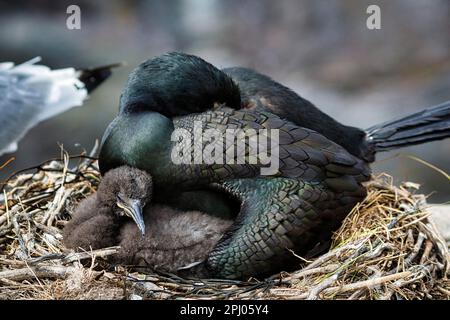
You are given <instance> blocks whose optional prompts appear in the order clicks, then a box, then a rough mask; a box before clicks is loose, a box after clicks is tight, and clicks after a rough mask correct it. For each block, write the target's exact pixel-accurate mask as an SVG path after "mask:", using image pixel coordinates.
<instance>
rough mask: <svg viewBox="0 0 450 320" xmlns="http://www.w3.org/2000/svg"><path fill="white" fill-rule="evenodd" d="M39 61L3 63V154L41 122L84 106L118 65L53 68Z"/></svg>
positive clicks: (0, 148) (0, 93)
mask: <svg viewBox="0 0 450 320" xmlns="http://www.w3.org/2000/svg"><path fill="white" fill-rule="evenodd" d="M39 61H41V58H40V57H36V58H34V59H31V60H29V61H27V62H25V63H22V64H19V65H14V63H12V62H4V63H0V156H1V155H2V154H5V153H11V152H14V151H16V150H17V144H18V142H19V141H20V139H22V138H23V136H24V135H25V134H26V133H27V132H28V130H30V129H31V128H32V127H34V126H36V125H37V124H38V123H39V122H41V121H44V120H46V119H48V118H51V117H54V116H56V115H58V114H60V113H62V112H64V111H67V110H69V109H71V108H73V107H78V106H81V105H82V104H83V102H84V100H86V99H87V98H88V94H89V92H91V91H92V90H93V89H95V88H96V87H97V86H98V85H99V84H100V83H102V82H103V81H104V80H105V79H106V78H108V77H109V76H110V75H111V68H113V67H116V66H118V65H119V64H114V65H108V66H103V67H100V68H93V69H84V70H76V69H74V68H64V69H57V70H51V69H50V68H49V67H46V66H43V65H37V64H36V63H38V62H39Z"/></svg>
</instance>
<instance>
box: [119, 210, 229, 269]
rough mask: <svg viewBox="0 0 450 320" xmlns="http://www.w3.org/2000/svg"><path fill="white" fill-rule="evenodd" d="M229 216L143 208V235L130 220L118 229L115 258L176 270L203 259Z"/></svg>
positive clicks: (124, 262) (227, 224) (225, 226)
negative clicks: (144, 229) (222, 216)
mask: <svg viewBox="0 0 450 320" xmlns="http://www.w3.org/2000/svg"><path fill="white" fill-rule="evenodd" d="M231 223H232V221H231V220H224V219H221V218H218V217H213V216H210V215H208V214H205V213H202V212H199V211H187V212H181V211H178V210H175V209H172V208H170V207H167V206H163V205H151V206H149V207H148V208H147V209H146V211H145V225H146V230H147V231H146V235H145V236H144V237H142V236H141V234H140V233H139V230H138V229H137V228H136V225H135V224H134V223H133V222H132V221H129V222H127V223H126V224H125V225H124V226H123V227H122V228H121V230H120V235H119V237H118V239H119V245H120V246H121V250H120V252H119V254H118V255H117V256H116V258H115V259H116V262H118V263H121V264H128V265H139V266H148V267H152V268H154V269H158V270H165V271H176V270H177V269H179V268H181V267H185V266H187V265H189V264H191V263H195V262H200V261H203V260H205V259H206V257H207V256H208V254H209V252H211V250H212V249H213V247H214V246H215V245H216V244H217V242H218V241H219V240H220V238H221V237H222V235H223V234H224V233H225V231H226V229H227V228H228V227H229V226H230V225H231Z"/></svg>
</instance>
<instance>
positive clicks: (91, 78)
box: [78, 63, 124, 93]
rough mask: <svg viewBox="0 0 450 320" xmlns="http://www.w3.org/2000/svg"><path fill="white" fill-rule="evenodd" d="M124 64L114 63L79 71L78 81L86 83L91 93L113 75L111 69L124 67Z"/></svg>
mask: <svg viewBox="0 0 450 320" xmlns="http://www.w3.org/2000/svg"><path fill="white" fill-rule="evenodd" d="M123 65H124V64H123V63H114V64H109V65H106V66H101V67H97V68H89V69H81V70H79V71H78V72H79V76H78V79H80V80H81V82H83V83H84V85H85V88H86V90H87V91H88V92H89V93H90V92H91V91H92V90H94V89H95V88H97V87H98V86H99V85H100V84H101V83H102V82H103V81H105V80H106V79H108V78H109V76H110V75H111V74H112V71H111V69H113V68H117V67H120V66H123Z"/></svg>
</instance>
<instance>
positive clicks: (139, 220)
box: [117, 199, 145, 235]
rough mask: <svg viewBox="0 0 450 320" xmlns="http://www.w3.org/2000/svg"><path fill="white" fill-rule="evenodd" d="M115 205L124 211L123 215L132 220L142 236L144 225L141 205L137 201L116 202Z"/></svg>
mask: <svg viewBox="0 0 450 320" xmlns="http://www.w3.org/2000/svg"><path fill="white" fill-rule="evenodd" d="M117 205H118V206H119V207H120V208H122V209H123V210H124V211H125V214H126V215H127V216H129V217H130V218H132V219H133V221H134V222H135V223H136V225H137V227H138V228H139V230H140V231H141V233H142V235H145V223H144V217H143V216H142V203H141V201H139V200H135V199H128V200H126V201H124V202H123V203H120V202H118V203H117Z"/></svg>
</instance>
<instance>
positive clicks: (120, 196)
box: [117, 193, 124, 202]
mask: <svg viewBox="0 0 450 320" xmlns="http://www.w3.org/2000/svg"><path fill="white" fill-rule="evenodd" d="M117 200H118V201H120V202H124V198H123V196H122V195H121V194H120V193H119V194H117Z"/></svg>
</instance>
